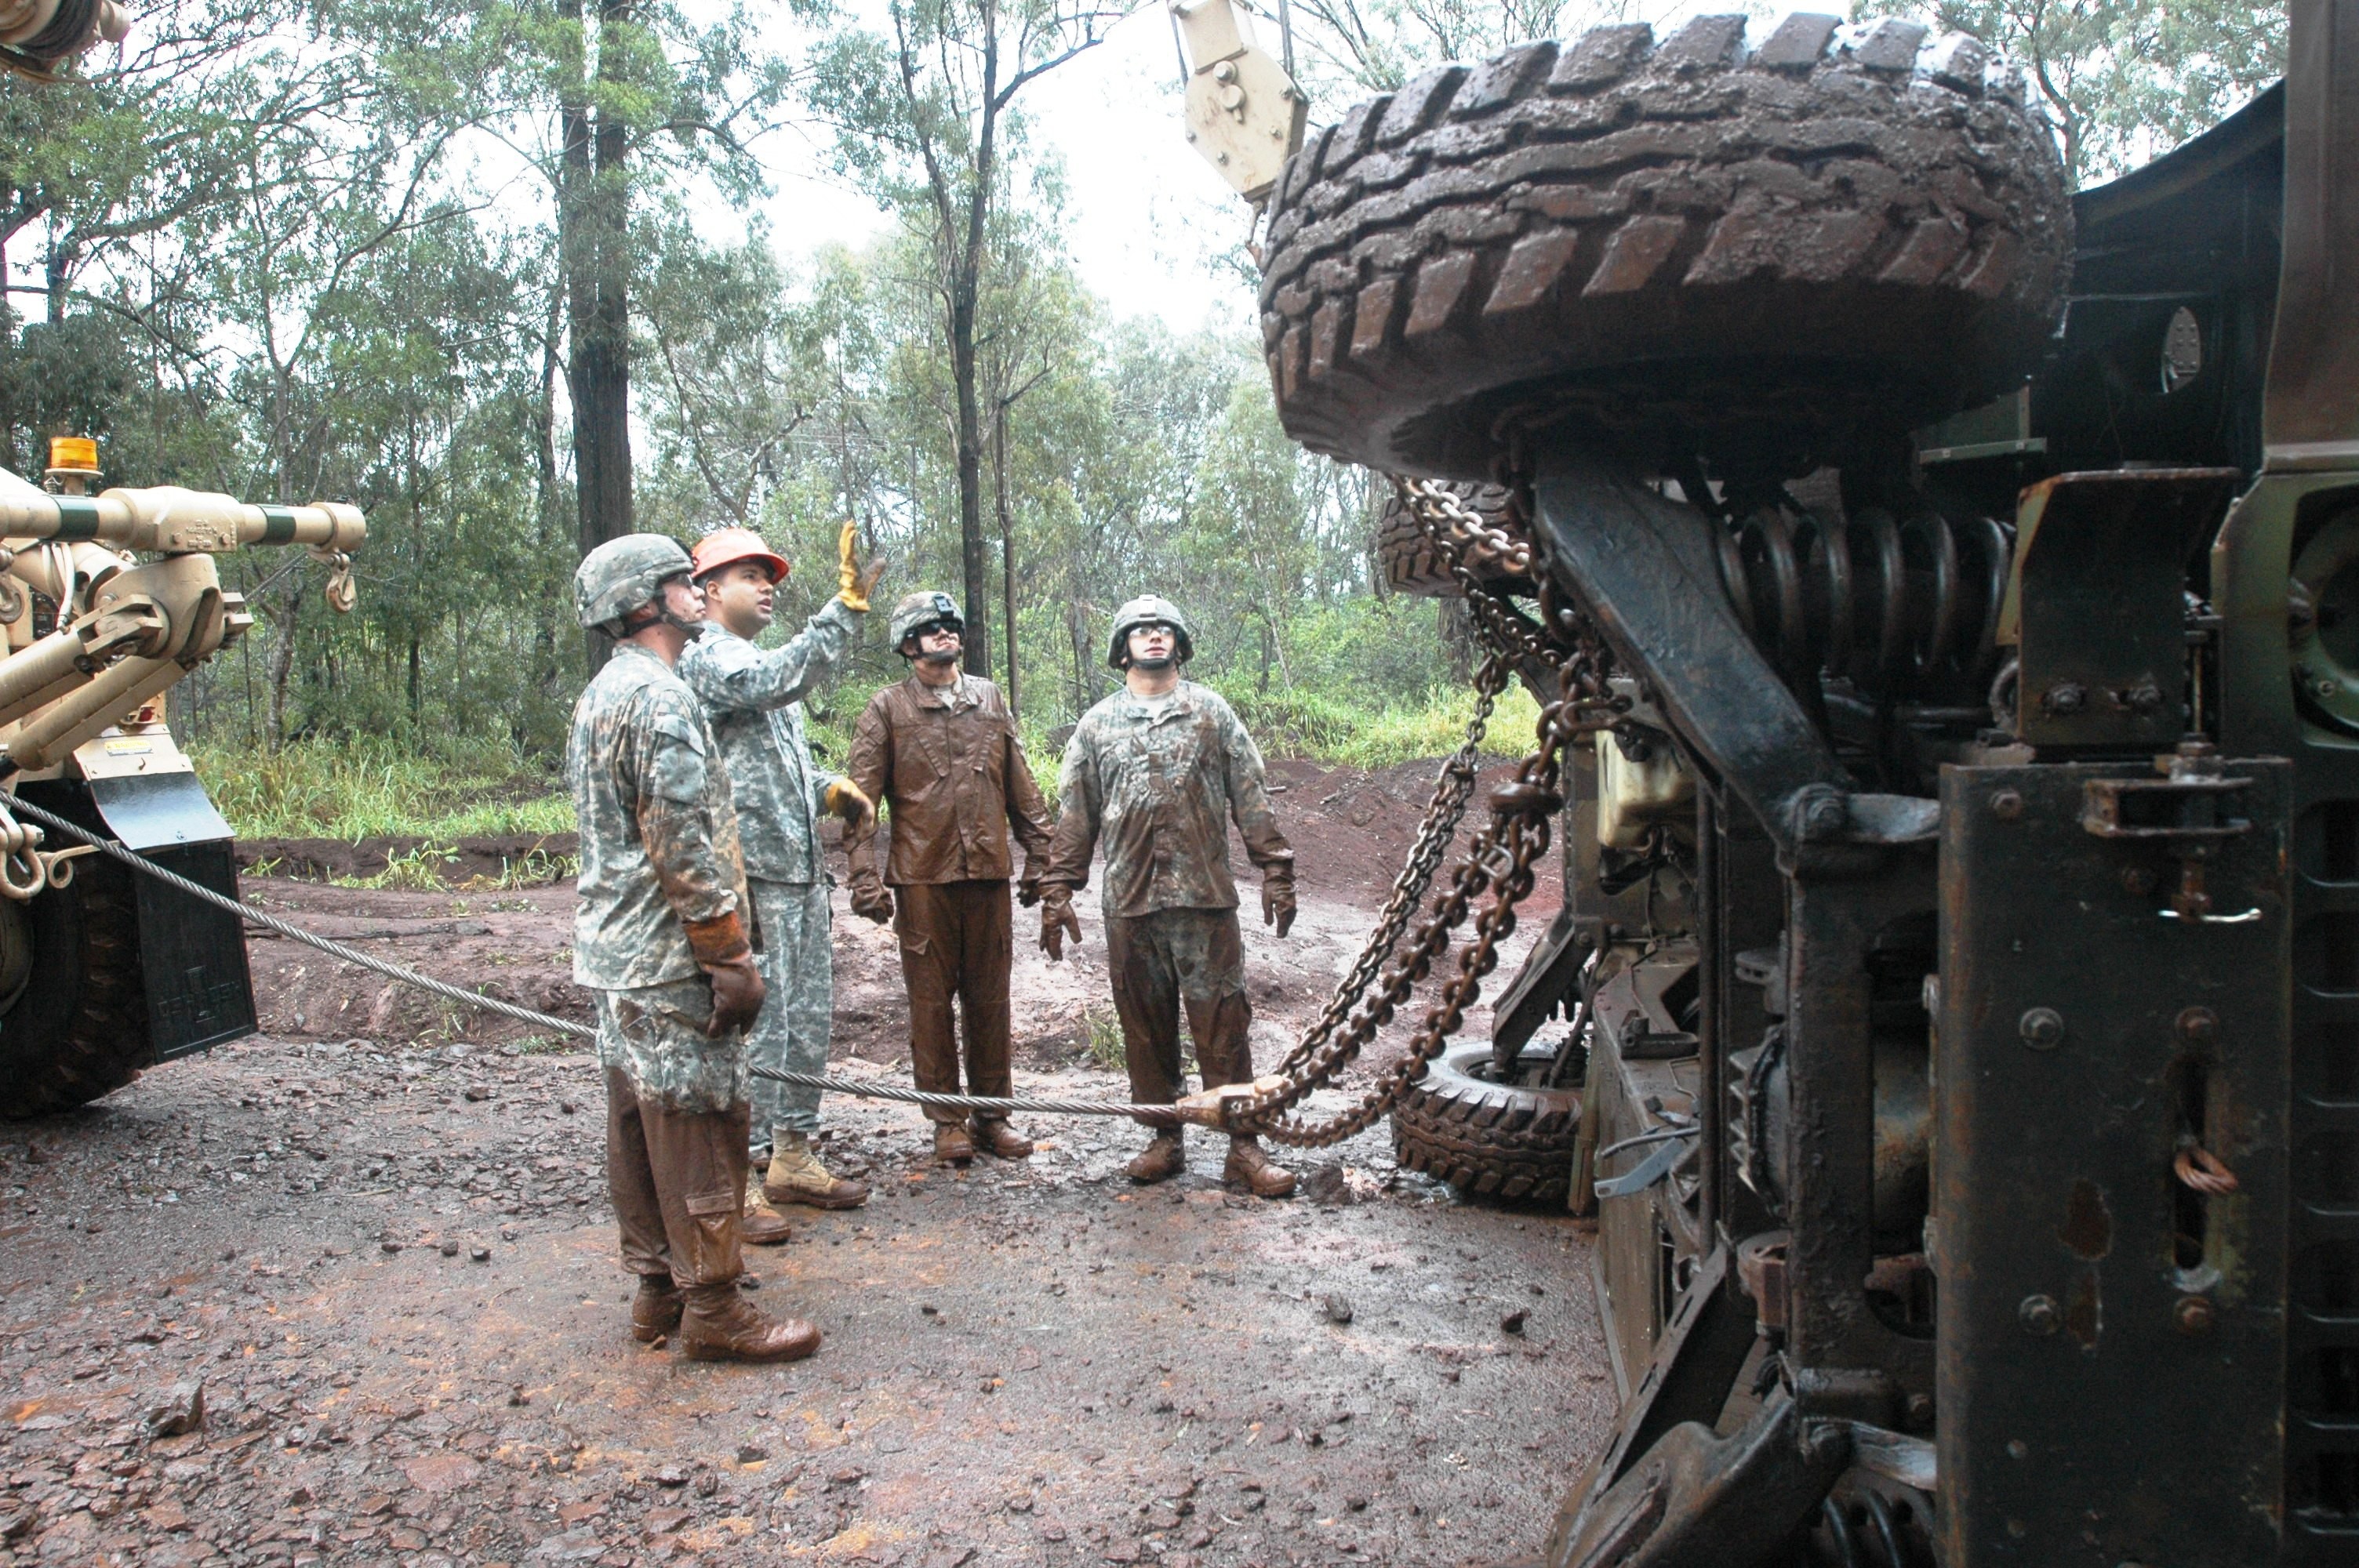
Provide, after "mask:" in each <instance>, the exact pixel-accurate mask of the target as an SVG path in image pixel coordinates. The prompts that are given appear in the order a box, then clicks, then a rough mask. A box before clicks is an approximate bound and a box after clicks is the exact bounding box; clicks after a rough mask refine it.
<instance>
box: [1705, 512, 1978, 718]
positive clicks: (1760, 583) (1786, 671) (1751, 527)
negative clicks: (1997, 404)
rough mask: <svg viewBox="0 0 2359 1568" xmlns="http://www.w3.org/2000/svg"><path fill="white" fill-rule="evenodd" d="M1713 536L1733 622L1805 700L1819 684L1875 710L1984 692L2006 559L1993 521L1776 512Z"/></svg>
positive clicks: (1742, 519) (1735, 522)
mask: <svg viewBox="0 0 2359 1568" xmlns="http://www.w3.org/2000/svg"><path fill="white" fill-rule="evenodd" d="M1717 539H1718V545H1719V553H1720V579H1721V585H1722V587H1723V589H1726V590H1727V593H1728V597H1729V601H1730V603H1731V604H1732V605H1733V606H1734V609H1735V611H1736V618H1737V620H1738V622H1740V623H1742V624H1743V626H1744V627H1745V634H1746V635H1747V636H1749V637H1751V638H1752V639H1753V642H1754V644H1755V645H1756V647H1758V648H1759V649H1760V650H1761V651H1762V653H1763V654H1765V655H1767V657H1768V659H1769V660H1770V662H1771V663H1773V664H1775V665H1777V669H1778V673H1779V674H1780V675H1781V676H1784V677H1785V680H1786V682H1787V684H1788V685H1789V686H1791V687H1794V688H1795V690H1796V691H1798V692H1799V693H1801V694H1802V695H1803V696H1804V697H1806V698H1810V699H1815V697H1816V695H1817V688H1818V683H1819V680H1820V679H1821V676H1829V677H1837V678H1843V679H1848V680H1849V681H1851V682H1852V684H1853V685H1854V686H1855V687H1858V689H1859V690H1860V691H1861V692H1862V693H1863V694H1864V695H1865V696H1867V697H1871V698H1874V699H1876V700H1879V701H1892V700H1898V699H1900V698H1902V697H1931V696H1937V695H1963V696H1971V697H1979V696H1981V695H1982V693H1983V691H1984V688H1985V687H1987V686H1988V684H1989V680H1990V676H1991V673H1992V671H1993V670H1994V669H1995V665H1996V663H1997V659H1996V645H1995V640H1996V636H1997V632H1998V611H1999V600H2000V598H2001V597H2002V596H2003V595H2004V594H2005V592H2006V577H2007V570H2008V568H2009V566H2010V565H2011V564H2012V562H2013V559H2014V554H2015V543H2014V537H2013V535H2012V534H2011V533H2010V532H2009V531H2008V530H2007V529H2006V527H2005V526H2003V525H2002V524H1999V523H1996V522H1995V521H1993V520H1992V519H1990V518H1987V517H1971V518H1966V519H1964V520H1962V521H1960V520H1955V519H1951V518H1949V517H1945V516H1943V515H1941V514H1939V513H1937V512H1933V511H1931V510H1930V509H1929V510H1924V511H1919V512H1912V513H1910V514H1908V516H1906V517H1902V518H1895V517H1894V516H1893V514H1891V513H1889V512H1886V511H1884V510H1882V509H1880V508H1865V509H1863V510H1861V511H1859V512H1857V513H1855V514H1853V515H1852V517H1851V518H1850V519H1849V520H1848V521H1846V522H1843V523H1835V522H1831V521H1829V520H1827V519H1825V518H1822V517H1821V516H1819V515H1818V514H1815V513H1811V512H1806V511H1804V510H1802V509H1800V508H1799V507H1797V506H1794V505H1792V504H1791V503H1777V504H1773V505H1767V506H1762V507H1759V508H1757V509H1756V510H1754V511H1751V512H1749V513H1746V514H1744V515H1742V516H1739V517H1736V518H1734V519H1732V520H1731V521H1730V522H1729V523H1728V524H1725V525H1723V526H1722V527H1721V528H1720V530H1719V532H1718V535H1717Z"/></svg>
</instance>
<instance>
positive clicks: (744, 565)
mask: <svg viewBox="0 0 2359 1568" xmlns="http://www.w3.org/2000/svg"><path fill="white" fill-rule="evenodd" d="M704 602H705V606H706V609H707V610H708V611H710V612H711V614H712V619H713V620H715V621H718V622H721V624H723V626H726V627H728V628H729V630H731V631H732V632H734V633H737V635H739V636H740V637H752V636H755V635H756V634H757V633H760V632H761V630H762V629H763V628H764V627H766V626H767V625H768V624H769V623H770V618H771V616H772V614H773V613H774V612H775V611H776V608H777V584H776V583H775V582H773V581H771V579H770V572H769V568H766V567H765V566H763V565H762V564H761V563H760V562H759V561H732V562H730V563H729V564H728V565H727V566H725V567H723V568H721V569H720V570H719V571H717V572H714V573H713V574H712V576H711V577H708V578H706V579H704Z"/></svg>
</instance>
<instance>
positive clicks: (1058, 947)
mask: <svg viewBox="0 0 2359 1568" xmlns="http://www.w3.org/2000/svg"><path fill="white" fill-rule="evenodd" d="M1068 936H1071V938H1072V939H1073V940H1074V941H1076V942H1079V941H1080V940H1081V939H1082V922H1081V917H1080V916H1078V915H1076V914H1074V913H1073V890H1072V888H1071V886H1070V885H1069V884H1067V883H1064V882H1049V883H1047V884H1046V885H1044V886H1043V887H1042V888H1041V889H1040V951H1042V952H1043V953H1046V954H1048V955H1049V962H1050V963H1052V964H1055V963H1061V962H1062V961H1063V960H1064V957H1065V938H1066V937H1068Z"/></svg>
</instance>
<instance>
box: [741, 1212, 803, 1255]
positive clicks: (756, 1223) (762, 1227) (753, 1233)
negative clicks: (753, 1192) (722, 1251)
mask: <svg viewBox="0 0 2359 1568" xmlns="http://www.w3.org/2000/svg"><path fill="white" fill-rule="evenodd" d="M793 1234H794V1227H792V1226H790V1225H788V1223H787V1217H786V1216H785V1215H782V1214H780V1213H778V1212H777V1210H775V1209H767V1208H758V1207H756V1206H754V1205H753V1204H751V1203H748V1204H747V1205H746V1206H745V1214H744V1216H743V1217H740V1218H739V1220H738V1222H737V1236H738V1239H740V1240H741V1241H743V1242H745V1245H746V1246H748V1247H779V1246H783V1245H785V1243H786V1239H787V1238H788V1237H789V1236H791V1235H793Z"/></svg>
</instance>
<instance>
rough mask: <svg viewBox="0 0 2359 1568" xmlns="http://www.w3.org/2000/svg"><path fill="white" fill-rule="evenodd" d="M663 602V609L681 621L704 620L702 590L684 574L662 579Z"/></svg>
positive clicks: (694, 580) (693, 580)
mask: <svg viewBox="0 0 2359 1568" xmlns="http://www.w3.org/2000/svg"><path fill="white" fill-rule="evenodd" d="M663 601H664V608H665V609H666V610H669V611H671V612H672V613H673V614H674V615H676V616H678V617H679V619H681V620H682V621H701V620H703V619H704V590H703V589H701V588H699V587H697V586H696V579H693V578H690V577H689V576H686V575H685V574H683V575H681V576H679V577H675V578H666V579H664V584H663Z"/></svg>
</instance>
